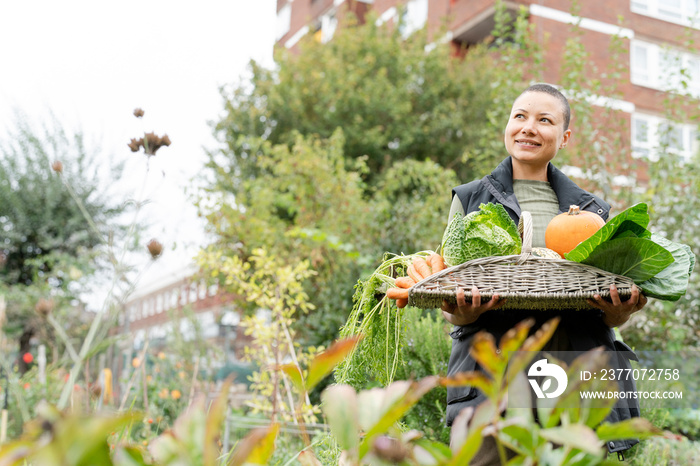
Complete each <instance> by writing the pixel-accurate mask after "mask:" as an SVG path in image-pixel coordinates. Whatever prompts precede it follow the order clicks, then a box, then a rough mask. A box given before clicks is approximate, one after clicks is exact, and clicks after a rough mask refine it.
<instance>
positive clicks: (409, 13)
mask: <svg viewBox="0 0 700 466" xmlns="http://www.w3.org/2000/svg"><path fill="white" fill-rule="evenodd" d="M427 20H428V0H409V1H408V3H406V7H405V9H404V11H403V14H402V15H401V20H400V23H399V28H400V31H401V35H402V36H403V37H408V36H410V35H411V34H413V33H414V32H416V31H418V30H419V29H421V28H422V27H423V26H425V23H426V21H427Z"/></svg>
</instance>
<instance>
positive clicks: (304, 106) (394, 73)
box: [216, 18, 503, 181]
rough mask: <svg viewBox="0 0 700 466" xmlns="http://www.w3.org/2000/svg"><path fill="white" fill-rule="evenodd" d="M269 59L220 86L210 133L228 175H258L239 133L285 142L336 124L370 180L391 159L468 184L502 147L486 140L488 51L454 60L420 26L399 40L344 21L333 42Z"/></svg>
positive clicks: (491, 66)
mask: <svg viewBox="0 0 700 466" xmlns="http://www.w3.org/2000/svg"><path fill="white" fill-rule="evenodd" d="M275 58H276V67H275V68H273V69H267V68H264V67H262V66H260V65H259V64H257V63H255V62H251V64H250V71H251V77H250V80H249V82H243V83H241V84H239V85H238V86H234V87H233V88H228V89H225V90H223V91H222V94H223V97H224V99H225V111H226V114H225V116H224V117H223V118H222V119H221V120H220V121H219V122H217V124H216V133H217V134H218V135H219V137H220V138H221V139H222V140H223V141H225V143H226V146H227V147H226V150H225V154H226V156H227V157H229V158H230V159H231V161H232V162H233V164H234V165H235V166H236V171H235V172H234V173H233V174H234V175H235V176H240V177H241V178H242V179H245V178H246V177H248V176H254V175H256V172H255V170H254V158H255V154H254V152H251V151H249V150H246V148H245V147H241V146H240V145H239V143H240V142H241V140H240V139H239V137H240V136H257V137H260V138H262V139H263V140H266V141H269V142H271V143H273V144H279V143H283V144H288V145H291V144H293V143H294V136H293V132H295V131H296V132H299V133H301V134H304V135H313V134H315V135H319V136H320V137H321V138H328V137H330V136H331V135H332V134H333V132H334V131H335V130H336V128H339V127H340V128H343V133H344V135H345V142H344V144H343V152H344V154H345V157H346V158H347V159H349V160H352V159H355V158H357V157H360V156H366V157H367V166H368V168H369V171H368V172H367V173H366V174H365V175H366V177H367V178H368V179H369V180H374V179H376V175H378V174H379V173H381V172H382V171H383V170H384V169H386V168H387V167H389V166H390V165H391V164H392V163H394V162H396V161H398V160H403V159H414V160H419V161H423V160H426V159H430V160H432V161H434V162H437V163H439V164H440V165H441V166H443V167H448V168H451V169H453V170H455V171H456V172H457V174H458V177H459V179H461V180H465V181H470V180H471V179H472V178H473V177H474V176H478V175H482V174H484V172H485V170H486V168H490V167H491V166H492V163H491V162H493V161H495V160H500V158H502V155H503V149H502V145H501V146H497V147H494V146H493V145H492V141H493V140H499V139H500V138H501V137H500V129H496V128H494V127H492V126H491V125H490V124H489V118H488V115H487V113H488V112H489V111H490V110H489V109H490V108H491V103H492V102H493V100H494V99H495V98H496V97H497V96H498V94H499V93H501V92H502V91H503V89H502V87H500V86H498V85H497V83H499V82H502V81H503V79H502V76H501V75H500V71H499V69H498V67H497V66H495V62H494V60H493V58H492V57H491V55H490V54H489V53H488V49H487V48H486V47H474V48H472V49H470V52H469V54H467V55H466V57H465V58H463V59H461V60H455V59H453V58H454V57H453V56H452V51H451V48H450V47H449V46H448V45H446V44H430V43H429V39H428V38H427V36H426V33H425V31H422V32H416V33H414V34H413V35H411V36H410V37H409V38H407V39H405V38H404V37H403V36H402V35H401V34H400V32H399V31H398V29H397V28H393V29H391V28H387V27H385V26H378V25H376V24H375V21H374V19H372V18H369V19H367V20H366V22H365V24H363V25H356V24H354V23H353V20H352V18H350V20H349V23H348V24H345V25H343V26H342V27H339V28H338V30H337V32H336V34H335V36H334V38H333V40H332V41H330V42H328V43H326V44H321V43H318V42H317V41H314V40H312V39H311V38H310V37H307V38H306V40H304V41H303V42H302V44H301V51H300V53H298V54H295V53H292V52H289V51H287V50H278V51H277V55H276V57H275ZM485 167H486V168H485Z"/></svg>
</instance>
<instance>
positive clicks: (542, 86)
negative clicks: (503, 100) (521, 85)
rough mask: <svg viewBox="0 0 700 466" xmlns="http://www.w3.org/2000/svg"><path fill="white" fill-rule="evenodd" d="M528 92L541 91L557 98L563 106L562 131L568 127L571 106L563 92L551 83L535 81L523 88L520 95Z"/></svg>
mask: <svg viewBox="0 0 700 466" xmlns="http://www.w3.org/2000/svg"><path fill="white" fill-rule="evenodd" d="M528 92H543V93H545V94H549V95H551V96H554V97H556V98H557V99H559V102H561V105H562V107H564V108H563V110H564V131H566V130H567V129H569V122H570V121H571V106H569V101H568V100H567V99H566V97H564V94H562V93H561V92H559V89H557V88H556V87H554V86H552V85H551V84H547V83H537V84H533V85H532V86H530V87H528V88H527V89H525V90H524V91H523V92H522V93H521V94H520V95H523V94H527V93H528ZM518 97H519V96H518Z"/></svg>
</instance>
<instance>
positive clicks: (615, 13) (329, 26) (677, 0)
mask: <svg viewBox="0 0 700 466" xmlns="http://www.w3.org/2000/svg"><path fill="white" fill-rule="evenodd" d="M503 3H504V4H505V5H506V7H507V8H508V10H509V11H511V12H513V15H515V12H517V11H519V10H520V9H521V8H524V9H526V11H527V14H528V21H529V22H530V24H532V25H534V27H535V31H536V37H537V38H538V40H541V41H542V43H545V41H546V47H545V48H544V53H545V60H546V63H547V64H548V66H547V69H546V70H545V71H544V80H545V81H546V82H550V83H557V82H558V81H559V78H560V76H559V75H558V73H559V70H560V68H561V67H560V66H559V65H560V64H561V61H562V54H563V51H564V47H565V44H566V42H567V39H569V38H571V37H572V24H578V25H579V28H580V29H579V30H580V35H579V36H577V37H579V40H580V41H581V42H582V45H583V46H584V47H585V49H586V50H587V51H588V52H589V53H590V58H591V60H592V61H593V63H594V64H595V65H596V67H597V69H599V70H605V69H608V68H609V66H608V65H610V62H611V61H612V60H614V59H616V58H615V57H613V56H612V55H611V53H610V51H609V47H608V45H609V43H610V41H611V38H612V36H613V35H615V36H617V37H619V38H621V39H622V41H623V45H624V48H625V49H626V50H627V54H626V56H623V60H624V61H625V62H624V63H622V65H623V68H624V69H625V70H627V71H628V73H627V74H626V75H623V76H622V77H621V79H620V80H618V82H616V85H617V89H618V90H619V92H620V94H621V96H622V97H621V98H618V99H616V100H615V101H614V102H611V101H610V100H609V99H606V98H605V96H597V97H599V98H600V99H601V102H605V103H606V105H612V106H613V107H614V108H616V109H618V110H620V111H622V112H624V114H625V118H626V121H627V123H628V130H629V140H630V141H631V146H632V147H631V148H632V153H633V154H634V155H636V156H651V157H652V160H653V150H654V149H653V148H654V147H657V146H658V145H659V140H658V139H659V133H660V131H659V129H660V128H662V127H665V126H664V125H666V124H667V122H666V121H665V120H664V119H663V116H662V115H663V110H664V100H665V99H666V97H667V91H668V89H669V88H673V87H676V88H678V87H681V86H683V87H685V89H686V92H687V94H688V96H689V97H688V102H689V105H690V106H695V107H697V103H698V102H697V100H696V99H697V98H700V18H698V13H699V10H700V0H587V1H582V0H578V1H577V2H575V3H576V5H577V12H576V16H574V15H572V14H571V10H572V3H573V2H572V1H571V0H511V1H504V2H503ZM370 10H372V11H373V12H374V15H375V16H374V17H376V18H377V19H376V21H377V22H378V23H391V22H394V23H397V24H398V23H399V18H402V21H401V22H400V24H401V27H402V28H403V29H402V33H405V34H410V33H411V32H412V31H414V30H417V29H420V28H422V27H426V28H427V30H428V34H429V37H431V40H433V41H435V42H438V41H448V42H450V43H451V44H452V45H453V46H454V47H455V49H463V48H464V46H468V45H469V44H474V43H478V42H480V41H482V40H483V39H485V38H486V37H487V36H488V35H489V34H490V33H491V31H492V29H493V26H494V14H495V11H496V0H364V1H360V0H278V2H277V37H276V39H277V46H278V47H286V48H290V49H294V48H295V47H296V46H297V44H298V42H299V41H300V40H301V38H302V37H304V36H305V35H307V34H309V33H311V34H314V35H315V36H316V38H317V39H318V40H320V41H322V42H325V41H328V40H330V39H331V38H332V36H333V33H334V32H335V29H336V27H337V25H338V21H339V19H340V18H342V16H343V15H345V14H347V12H348V11H352V12H353V13H355V14H356V15H357V17H358V18H359V19H360V20H361V21H363V20H364V18H365V16H366V15H367V12H368V11H370ZM445 30H446V31H447V32H446V33H445V32H444V31H445ZM617 59H618V60H619V58H617ZM674 67H675V68H678V69H679V70H681V69H682V70H683V73H682V74H681V73H675V72H674V70H673V69H671V68H674ZM669 76H672V77H671V78H669ZM681 81H683V82H681ZM670 128H671V130H670V132H669V144H670V148H671V149H672V150H673V151H675V152H677V153H678V154H679V155H680V156H681V157H686V158H688V157H691V156H692V154H694V153H696V152H697V148H698V144H697V137H696V128H697V126H696V125H694V124H672V125H670Z"/></svg>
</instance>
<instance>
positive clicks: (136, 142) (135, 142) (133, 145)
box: [127, 138, 143, 152]
mask: <svg viewBox="0 0 700 466" xmlns="http://www.w3.org/2000/svg"><path fill="white" fill-rule="evenodd" d="M127 146H129V149H131V152H138V151H139V148H140V147H141V146H143V138H141V139H134V138H132V139H131V142H130V143H129V144H127Z"/></svg>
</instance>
